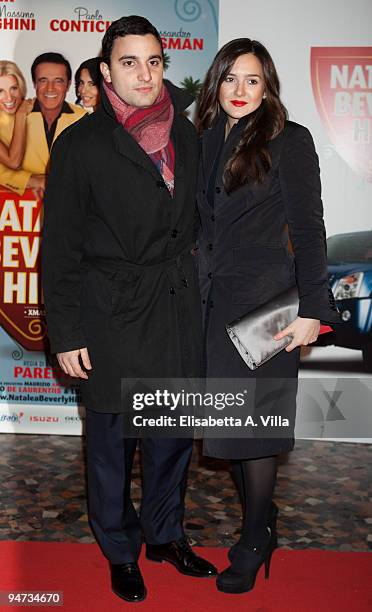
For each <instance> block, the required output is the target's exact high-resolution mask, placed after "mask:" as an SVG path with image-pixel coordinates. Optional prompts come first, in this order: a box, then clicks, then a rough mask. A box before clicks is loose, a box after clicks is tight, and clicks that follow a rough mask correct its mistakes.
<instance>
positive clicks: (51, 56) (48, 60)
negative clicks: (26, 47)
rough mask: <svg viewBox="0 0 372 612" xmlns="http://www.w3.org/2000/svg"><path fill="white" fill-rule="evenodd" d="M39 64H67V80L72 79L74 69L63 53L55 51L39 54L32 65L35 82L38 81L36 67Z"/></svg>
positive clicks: (33, 80)
mask: <svg viewBox="0 0 372 612" xmlns="http://www.w3.org/2000/svg"><path fill="white" fill-rule="evenodd" d="M39 64H61V65H62V66H65V68H66V73H67V80H68V81H71V78H72V70H71V66H70V62H69V61H68V60H67V59H66V58H65V57H63V55H61V53H53V52H49V53H42V54H41V55H38V56H37V57H36V58H35V59H34V61H33V64H32V66H31V76H32V82H33V83H35V81H36V68H37V66H39Z"/></svg>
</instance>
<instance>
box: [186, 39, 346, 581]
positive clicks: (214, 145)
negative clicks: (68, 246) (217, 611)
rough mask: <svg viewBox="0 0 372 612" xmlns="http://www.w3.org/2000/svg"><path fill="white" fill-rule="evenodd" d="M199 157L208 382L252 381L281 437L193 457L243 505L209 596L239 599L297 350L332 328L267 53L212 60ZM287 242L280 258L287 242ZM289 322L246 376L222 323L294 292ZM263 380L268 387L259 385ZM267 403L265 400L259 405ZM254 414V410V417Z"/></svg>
mask: <svg viewBox="0 0 372 612" xmlns="http://www.w3.org/2000/svg"><path fill="white" fill-rule="evenodd" d="M198 120H199V127H200V130H201V132H202V158H201V169H200V179H199V188H198V205H199V212H200V217H201V226H202V229H201V235H200V239H199V243H198V247H199V248H198V265H199V278H200V288H201V297H202V306H203V315H204V327H205V363H206V374H207V377H208V378H229V379H233V378H246V379H250V382H253V381H254V384H255V392H254V400H253V402H252V404H253V406H252V414H253V418H254V419H256V418H257V419H258V417H259V415H260V414H261V415H262V414H265V415H268V414H271V415H281V416H283V415H284V416H285V417H288V418H289V421H290V423H291V427H290V428H289V429H290V431H289V433H288V429H287V430H286V433H285V434H283V436H285V437H265V438H264V437H263V435H262V428H261V429H259V428H257V431H259V432H260V433H258V434H256V432H254V434H255V435H254V434H253V435H252V437H251V438H249V439H248V438H239V439H226V438H223V439H222V438H221V439H206V440H205V441H204V452H205V454H206V455H209V456H212V457H219V458H224V459H230V460H232V471H233V475H234V477H235V480H236V482H237V484H238V488H239V492H240V496H241V499H242V502H243V530H242V535H241V538H240V540H239V542H238V543H237V544H236V545H235V546H234V547H233V548H232V549H231V550H230V553H229V557H230V561H231V562H232V564H231V566H230V567H228V568H227V569H226V570H225V571H223V572H222V573H221V574H220V575H219V576H218V579H217V587H218V589H219V590H221V591H224V592H227V593H241V592H244V591H248V590H250V589H251V588H253V586H254V581H255V577H256V574H257V571H258V569H259V567H260V566H261V565H262V564H263V563H265V566H266V568H267V570H268V568H269V563H270V559H271V554H272V552H273V550H274V548H275V546H276V530H275V518H276V516H275V512H274V510H275V508H276V507H275V505H274V504H273V502H272V495H273V490H274V486H275V480H276V470H277V455H278V454H279V453H282V452H286V451H289V450H291V449H292V448H293V444H294V441H293V425H294V417H295V410H296V391H297V376H298V366H299V358H300V346H301V345H306V344H309V343H310V342H314V341H315V340H316V338H317V336H318V333H319V328H320V321H324V322H329V323H334V322H337V321H338V313H337V309H336V307H335V303H334V299H333V296H332V293H331V292H330V291H329V289H328V275H327V266H326V243H325V229H324V223H323V207H322V201H321V197H320V180H319V166H318V158H317V155H316V152H315V149H314V144H313V140H312V137H311V135H310V133H309V131H308V130H307V129H306V128H305V127H303V126H301V125H298V124H296V123H293V122H291V121H287V120H286V110H285V108H284V106H283V104H282V103H281V101H280V97H279V80H278V76H277V73H276V70H275V66H274V64H273V61H272V59H271V57H270V55H269V53H268V51H267V50H266V49H265V47H263V45H261V44H260V43H258V42H256V41H251V40H250V39H247V38H241V39H237V40H233V41H231V42H230V43H228V44H226V45H225V46H224V47H223V48H222V49H221V50H220V51H219V52H218V54H217V56H216V58H215V60H214V62H213V64H212V66H211V68H210V69H209V71H208V73H207V77H206V81H205V83H204V88H203V91H202V95H201V99H200V103H199V112H198ZM289 239H290V241H291V245H292V249H293V253H292V249H289V246H288V242H289ZM294 283H296V284H297V286H298V291H299V311H298V317H297V318H296V320H295V321H293V323H291V325H289V326H288V327H287V328H286V329H285V330H283V332H281V334H280V335H278V336H277V338H279V337H282V336H285V335H291V336H292V341H291V343H290V345H289V346H288V347H287V348H286V350H283V351H282V352H280V353H279V354H278V355H276V356H275V357H273V358H272V359H271V360H269V361H268V362H267V363H265V364H264V365H262V366H260V367H259V368H258V369H257V370H254V371H252V370H249V369H248V367H247V365H246V364H245V362H244V361H243V360H242V358H241V357H240V355H239V353H238V352H237V351H236V349H235V347H234V345H233V344H232V343H231V341H230V339H229V337H228V336H227V333H226V331H225V325H226V323H229V322H231V321H233V320H234V319H236V318H237V317H240V316H242V315H244V314H246V313H248V312H249V311H251V310H253V309H255V308H257V307H259V306H260V305H263V304H265V303H266V302H268V301H269V300H270V299H271V298H273V297H274V296H276V295H277V294H279V293H281V292H282V291H285V290H286V289H288V288H290V287H291V286H293V285H294ZM269 379H270V380H269ZM265 396H266V398H267V397H269V398H270V401H269V402H266V403H265V401H263V399H265ZM263 406H264V407H263Z"/></svg>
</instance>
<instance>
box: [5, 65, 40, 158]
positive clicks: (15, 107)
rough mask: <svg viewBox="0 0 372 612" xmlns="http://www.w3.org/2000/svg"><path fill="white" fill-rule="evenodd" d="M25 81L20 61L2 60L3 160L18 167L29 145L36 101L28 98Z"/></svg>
mask: <svg viewBox="0 0 372 612" xmlns="http://www.w3.org/2000/svg"><path fill="white" fill-rule="evenodd" d="M25 97H26V81H25V79H24V76H23V74H22V72H21V71H20V69H19V68H18V66H17V64H15V63H14V62H10V61H8V60H0V163H2V164H4V165H5V166H7V167H8V168H10V169H11V170H17V169H18V168H19V167H20V165H21V163H22V160H23V156H24V152H25V146H26V118H27V115H28V114H29V113H30V112H31V110H32V105H33V101H32V100H25Z"/></svg>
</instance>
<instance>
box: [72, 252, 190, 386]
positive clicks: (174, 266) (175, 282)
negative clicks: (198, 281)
mask: <svg viewBox="0 0 372 612" xmlns="http://www.w3.org/2000/svg"><path fill="white" fill-rule="evenodd" d="M191 249H192V245H190V246H188V247H187V248H186V249H184V250H183V251H181V252H180V253H178V254H177V255H174V256H173V257H170V258H169V259H164V260H162V261H161V262H158V263H156V264H137V263H133V262H131V261H126V260H117V259H108V258H105V257H87V256H85V257H84V258H83V261H82V265H83V266H84V265H87V266H93V267H96V268H98V269H100V270H103V271H104V272H106V273H108V272H115V271H119V272H121V271H128V270H131V271H139V272H144V273H147V272H150V271H164V272H165V274H166V276H167V279H168V281H169V292H170V294H171V296H172V297H173V298H174V299H175V302H176V308H177V319H178V331H179V338H180V347H181V351H182V361H183V364H184V371H185V375H186V376H188V375H189V362H190V358H191V355H190V349H189V347H188V332H187V330H188V327H189V325H190V321H191V320H192V319H191V313H190V312H189V304H188V301H187V300H185V299H184V298H185V296H184V292H185V291H186V290H187V288H188V280H187V277H186V274H185V271H184V268H183V261H184V260H185V259H188V258H190V261H192V260H191V258H192V257H193V256H192V254H191Z"/></svg>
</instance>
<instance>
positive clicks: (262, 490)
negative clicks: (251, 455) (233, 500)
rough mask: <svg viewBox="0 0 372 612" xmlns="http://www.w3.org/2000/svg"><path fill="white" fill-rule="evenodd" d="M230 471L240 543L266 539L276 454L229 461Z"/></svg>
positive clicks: (275, 468) (275, 469) (257, 542)
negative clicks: (240, 510)
mask: <svg viewBox="0 0 372 612" xmlns="http://www.w3.org/2000/svg"><path fill="white" fill-rule="evenodd" d="M231 463H232V473H233V476H234V480H235V482H236V484H237V487H238V491H239V495H240V499H241V503H242V506H243V529H242V535H241V538H240V542H241V543H242V544H243V545H249V544H254V545H257V544H260V543H262V542H265V541H266V540H267V525H268V521H269V512H270V507H271V504H272V497H273V493H274V487H275V481H276V472H277V456H276V455H275V456H272V457H262V458H260V459H244V460H243V461H232V462H231Z"/></svg>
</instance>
